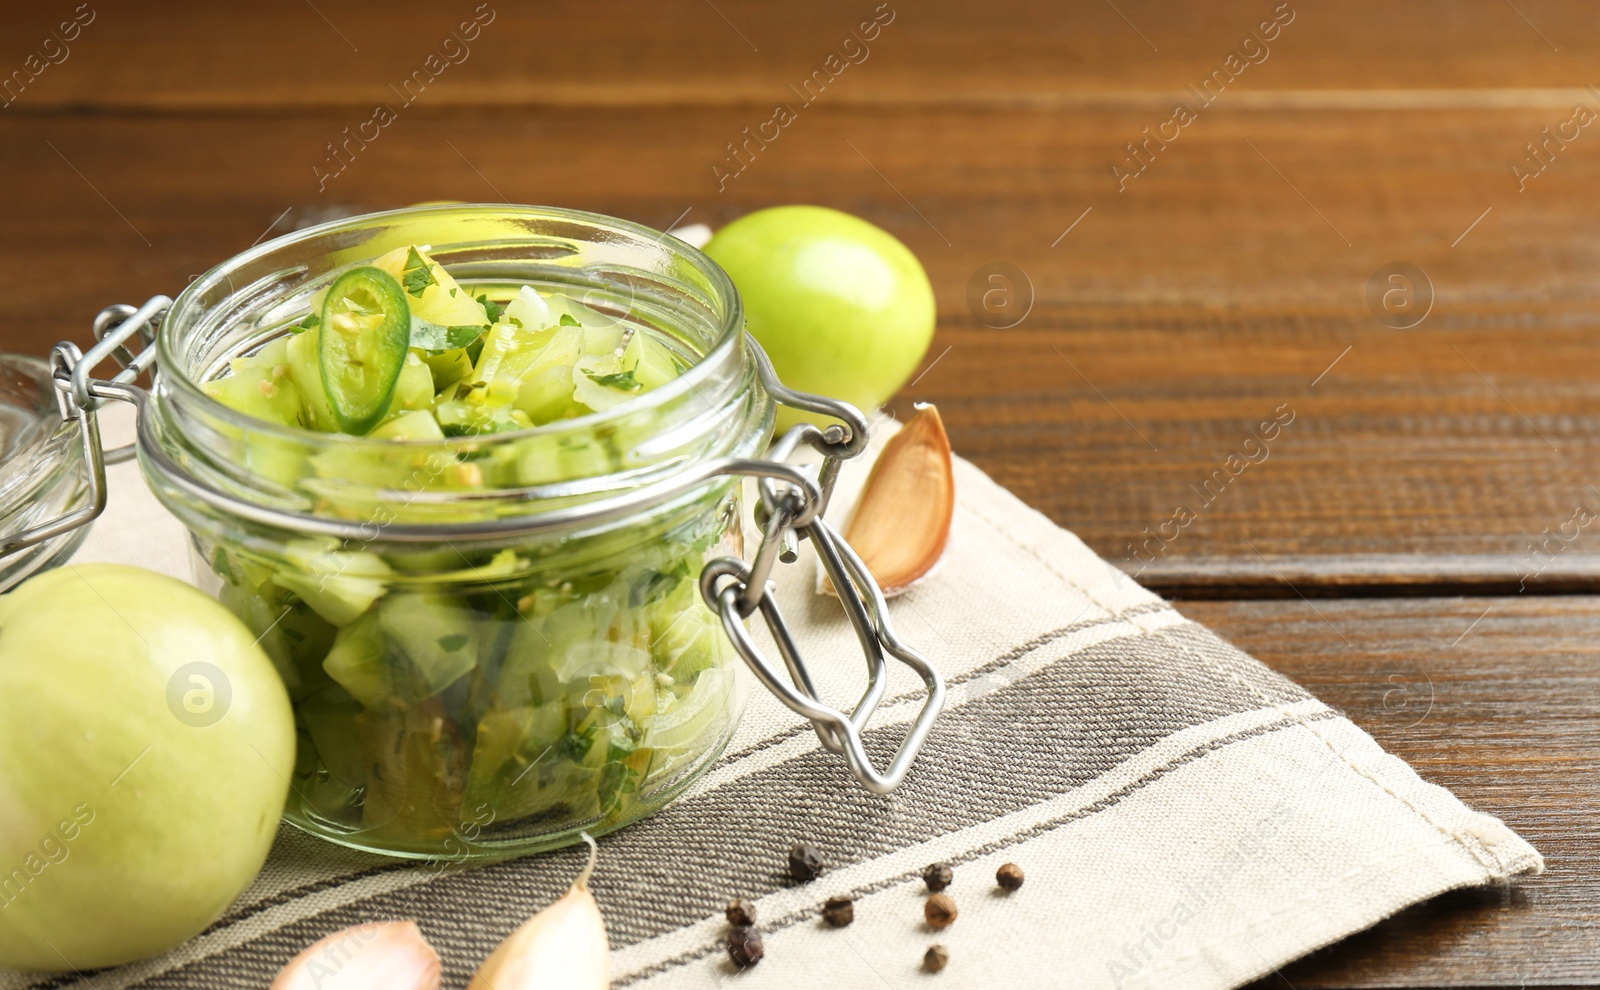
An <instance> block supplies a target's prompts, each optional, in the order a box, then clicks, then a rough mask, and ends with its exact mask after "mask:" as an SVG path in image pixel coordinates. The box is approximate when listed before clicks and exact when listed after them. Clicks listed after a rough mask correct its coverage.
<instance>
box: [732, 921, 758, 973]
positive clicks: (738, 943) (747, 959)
mask: <svg viewBox="0 0 1600 990" xmlns="http://www.w3.org/2000/svg"><path fill="white" fill-rule="evenodd" d="M766 954H767V950H766V949H765V948H764V947H763V946H762V945H761V932H760V931H759V930H757V929H755V928H753V927H751V926H750V925H740V926H739V927H737V928H735V929H734V930H733V931H731V932H729V933H728V958H729V959H732V960H733V964H734V965H735V966H737V967H739V968H740V969H749V968H750V967H751V966H754V965H755V964H756V963H758V962H760V961H761V957H762V956H764V955H766Z"/></svg>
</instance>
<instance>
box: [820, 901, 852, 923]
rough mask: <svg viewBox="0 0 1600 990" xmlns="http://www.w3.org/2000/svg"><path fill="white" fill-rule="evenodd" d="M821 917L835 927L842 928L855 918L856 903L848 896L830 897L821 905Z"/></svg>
mask: <svg viewBox="0 0 1600 990" xmlns="http://www.w3.org/2000/svg"><path fill="white" fill-rule="evenodd" d="M822 918H823V920H824V921H826V922H827V923H828V924H830V925H832V926H833V927H835V928H843V927H844V926H845V925H848V924H849V923H850V922H852V921H854V920H856V904H855V901H852V900H851V899H850V898H848V897H830V898H828V903H826V904H824V905H823V906H822Z"/></svg>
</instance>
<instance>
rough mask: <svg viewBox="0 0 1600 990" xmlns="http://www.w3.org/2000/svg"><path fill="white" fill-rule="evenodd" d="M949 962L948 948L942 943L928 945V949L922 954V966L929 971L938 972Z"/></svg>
mask: <svg viewBox="0 0 1600 990" xmlns="http://www.w3.org/2000/svg"><path fill="white" fill-rule="evenodd" d="M949 962H950V950H949V949H946V948H945V947H944V946H942V945H930V946H928V951H927V952H925V953H923V955H922V968H923V969H925V970H927V971H928V972H930V973H937V972H939V970H941V969H944V967H945V965H946V964H947V963H949Z"/></svg>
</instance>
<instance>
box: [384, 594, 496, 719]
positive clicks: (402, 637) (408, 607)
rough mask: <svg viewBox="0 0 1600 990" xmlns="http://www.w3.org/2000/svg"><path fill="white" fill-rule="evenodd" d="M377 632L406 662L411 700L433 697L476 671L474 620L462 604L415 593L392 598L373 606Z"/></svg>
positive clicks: (476, 631) (476, 636) (469, 609)
mask: <svg viewBox="0 0 1600 990" xmlns="http://www.w3.org/2000/svg"><path fill="white" fill-rule="evenodd" d="M378 626H379V628H380V629H382V630H383V634H384V636H385V637H386V638H387V639H388V641H389V642H390V643H391V644H393V646H394V647H395V648H396V649H397V650H398V652H399V653H400V654H401V655H403V656H404V657H405V658H406V659H407V660H408V661H410V666H411V672H412V674H413V675H414V677H415V686H416V696H415V697H416V698H426V697H429V696H431V695H435V694H438V693H439V692H440V691H443V690H444V689H445V688H447V687H449V686H450V685H451V684H454V683H455V682H456V681H457V680H458V679H460V678H461V676H462V675H464V674H466V673H467V672H468V671H470V670H472V668H473V667H475V666H477V662H478V647H477V641H478V630H477V617H476V613H474V612H473V610H472V609H471V608H470V607H469V606H468V605H467V604H466V603H465V602H463V601H460V600H458V599H454V598H450V597H448V596H445V595H436V594H423V593H420V592H406V593H397V594H393V595H390V596H388V597H387V598H385V599H384V600H383V601H382V602H380V603H379V605H378ZM410 700H414V699H410Z"/></svg>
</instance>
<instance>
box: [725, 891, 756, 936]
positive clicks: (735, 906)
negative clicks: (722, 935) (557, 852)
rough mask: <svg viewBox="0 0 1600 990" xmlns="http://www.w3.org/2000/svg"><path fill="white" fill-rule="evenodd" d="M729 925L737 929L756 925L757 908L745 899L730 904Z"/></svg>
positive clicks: (737, 898)
mask: <svg viewBox="0 0 1600 990" xmlns="http://www.w3.org/2000/svg"><path fill="white" fill-rule="evenodd" d="M727 914H728V924H730V925H733V926H734V927H735V928H738V927H741V926H745V925H753V924H755V923H756V906H755V905H754V904H751V903H750V902H749V901H747V900H745V899H744V898H743V897H735V898H734V899H733V900H731V901H729V902H728V911H727Z"/></svg>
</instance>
